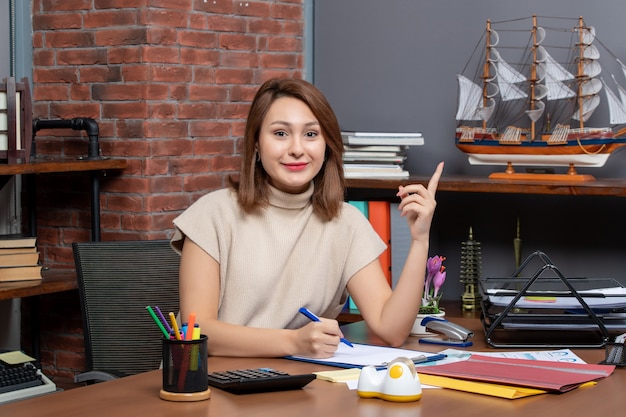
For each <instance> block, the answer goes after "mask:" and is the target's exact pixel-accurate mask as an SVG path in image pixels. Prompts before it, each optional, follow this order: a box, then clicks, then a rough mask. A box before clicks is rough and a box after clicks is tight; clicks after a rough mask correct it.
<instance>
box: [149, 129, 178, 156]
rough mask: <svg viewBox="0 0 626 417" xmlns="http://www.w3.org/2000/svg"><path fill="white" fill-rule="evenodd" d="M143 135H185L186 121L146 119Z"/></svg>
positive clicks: (166, 136) (168, 136)
mask: <svg viewBox="0 0 626 417" xmlns="http://www.w3.org/2000/svg"><path fill="white" fill-rule="evenodd" d="M145 136H146V137H147V138H168V139H172V138H180V137H186V136H187V123H186V122H179V121H148V122H147V123H146V129H145ZM153 146H154V145H153ZM174 147H176V146H174ZM170 155H171V154H170Z"/></svg>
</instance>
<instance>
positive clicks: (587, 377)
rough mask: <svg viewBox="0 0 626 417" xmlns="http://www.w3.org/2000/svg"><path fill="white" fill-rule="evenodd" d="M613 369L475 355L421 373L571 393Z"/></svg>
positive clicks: (425, 368)
mask: <svg viewBox="0 0 626 417" xmlns="http://www.w3.org/2000/svg"><path fill="white" fill-rule="evenodd" d="M614 370H615V366H613V365H589V364H580V363H565V362H551V361H540V360H531V359H513V358H493V357H490V356H481V355H472V356H471V357H470V358H469V359H467V360H464V361H459V362H454V363H449V364H445V365H436V366H421V367H419V368H418V369H417V372H418V373H423V374H428V375H439V376H446V377H450V378H457V379H466V380H472V381H482V382H490V383H496V384H503V385H515V386H521V387H531V388H538V389H543V390H546V391H557V392H567V391H570V390H572V389H574V388H576V387H578V386H579V385H581V384H584V383H585V382H590V381H595V380H598V379H601V378H606V377H607V376H609V375H611V374H612V373H613V371H614Z"/></svg>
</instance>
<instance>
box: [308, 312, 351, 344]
mask: <svg viewBox="0 0 626 417" xmlns="http://www.w3.org/2000/svg"><path fill="white" fill-rule="evenodd" d="M298 311H299V312H300V313H302V314H304V315H305V316H306V317H307V318H308V319H309V320H311V321H321V320H320V318H319V317H317V316H316V315H315V314H313V313H311V312H310V311H309V310H308V309H306V308H304V307H302V308H301V309H300V310H298ZM339 340H340V341H341V342H343V343H345V344H346V345H348V346H350V347H354V346H352V343H350V342H349V341H348V339H345V338H343V337H342V338H341V339H339Z"/></svg>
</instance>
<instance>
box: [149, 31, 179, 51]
mask: <svg viewBox="0 0 626 417" xmlns="http://www.w3.org/2000/svg"><path fill="white" fill-rule="evenodd" d="M177 34H178V31H177V30H176V29H173V28H164V27H158V28H154V27H149V28H148V32H147V43H148V44H151V45H161V46H163V45H176V46H177V45H178V42H177V36H178V35H177Z"/></svg>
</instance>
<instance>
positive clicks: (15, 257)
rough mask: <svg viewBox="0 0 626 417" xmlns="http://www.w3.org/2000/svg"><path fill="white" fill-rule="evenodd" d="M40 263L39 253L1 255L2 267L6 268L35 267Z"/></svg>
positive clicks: (0, 265)
mask: <svg viewBox="0 0 626 417" xmlns="http://www.w3.org/2000/svg"><path fill="white" fill-rule="evenodd" d="M38 262H39V252H25V253H19V252H18V253H9V254H2V253H0V267H6V266H33V265H37V263H38Z"/></svg>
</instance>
